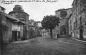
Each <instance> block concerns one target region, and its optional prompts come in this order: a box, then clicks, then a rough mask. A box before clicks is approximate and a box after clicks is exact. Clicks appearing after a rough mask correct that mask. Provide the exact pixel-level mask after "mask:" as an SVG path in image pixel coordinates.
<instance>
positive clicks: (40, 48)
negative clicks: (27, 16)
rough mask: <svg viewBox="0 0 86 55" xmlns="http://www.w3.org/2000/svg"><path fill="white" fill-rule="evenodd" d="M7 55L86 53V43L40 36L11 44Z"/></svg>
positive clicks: (84, 54) (76, 54)
mask: <svg viewBox="0 0 86 55" xmlns="http://www.w3.org/2000/svg"><path fill="white" fill-rule="evenodd" d="M5 55H86V43H83V42H79V41H76V40H74V39H71V38H59V39H57V40H56V39H50V38H42V37H38V38H35V39H31V40H26V41H17V42H14V43H11V44H9V45H8V47H7V50H6V53H5Z"/></svg>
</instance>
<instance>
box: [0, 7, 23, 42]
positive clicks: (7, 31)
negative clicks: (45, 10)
mask: <svg viewBox="0 0 86 55" xmlns="http://www.w3.org/2000/svg"><path fill="white" fill-rule="evenodd" d="M0 8H2V7H0ZM1 11H2V10H1ZM0 21H1V27H2V28H0V30H1V33H2V39H3V41H4V42H9V41H16V40H18V37H19V35H20V34H18V33H14V32H13V31H14V29H16V30H17V31H19V32H20V31H22V30H23V29H22V30H20V29H19V28H20V27H21V26H23V25H24V23H23V22H21V21H20V20H18V19H16V18H14V17H12V16H10V15H8V14H6V13H5V12H0ZM14 34H15V35H16V36H14ZM20 36H21V35H20ZM20 38H21V37H20Z"/></svg>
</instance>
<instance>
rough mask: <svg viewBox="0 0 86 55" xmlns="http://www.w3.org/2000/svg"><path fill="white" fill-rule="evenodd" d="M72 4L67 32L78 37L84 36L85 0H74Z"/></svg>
mask: <svg viewBox="0 0 86 55" xmlns="http://www.w3.org/2000/svg"><path fill="white" fill-rule="evenodd" d="M72 6H73V8H72V16H71V18H70V19H69V24H70V25H69V27H70V29H69V34H70V35H72V37H75V38H79V39H83V38H86V0H74V1H73V4H72Z"/></svg>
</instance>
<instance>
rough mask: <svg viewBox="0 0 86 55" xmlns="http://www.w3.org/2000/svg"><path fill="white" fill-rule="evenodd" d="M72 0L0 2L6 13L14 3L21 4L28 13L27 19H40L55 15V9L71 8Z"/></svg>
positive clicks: (11, 8)
mask: <svg viewBox="0 0 86 55" xmlns="http://www.w3.org/2000/svg"><path fill="white" fill-rule="evenodd" d="M72 2H73V0H57V2H53V3H52V2H51V3H50V2H47V3H45V2H15V3H13V4H1V5H2V6H3V7H4V8H6V13H8V12H10V11H12V10H13V7H14V6H15V5H16V4H19V5H22V7H23V9H24V11H25V12H26V13H28V14H29V15H30V17H29V19H34V20H35V21H41V20H42V19H43V17H44V16H46V15H55V10H58V9H61V8H71V7H72Z"/></svg>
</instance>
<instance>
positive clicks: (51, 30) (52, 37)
mask: <svg viewBox="0 0 86 55" xmlns="http://www.w3.org/2000/svg"><path fill="white" fill-rule="evenodd" d="M50 36H51V38H53V36H52V29H50Z"/></svg>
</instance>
